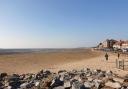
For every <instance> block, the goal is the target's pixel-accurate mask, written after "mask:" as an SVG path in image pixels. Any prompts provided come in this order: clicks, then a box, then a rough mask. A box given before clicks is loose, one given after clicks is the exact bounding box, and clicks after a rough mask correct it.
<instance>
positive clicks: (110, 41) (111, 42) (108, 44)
mask: <svg viewBox="0 0 128 89" xmlns="http://www.w3.org/2000/svg"><path fill="white" fill-rule="evenodd" d="M116 42H117V41H116V40H113V39H107V40H106V41H104V42H103V43H102V47H103V48H113V45H114V44H115V43H116Z"/></svg>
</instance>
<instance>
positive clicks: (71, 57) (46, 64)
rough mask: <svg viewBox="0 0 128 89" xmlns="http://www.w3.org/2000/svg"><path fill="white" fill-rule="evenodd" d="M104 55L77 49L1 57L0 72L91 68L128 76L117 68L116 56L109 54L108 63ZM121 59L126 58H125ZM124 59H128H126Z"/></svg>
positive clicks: (21, 72)
mask: <svg viewBox="0 0 128 89" xmlns="http://www.w3.org/2000/svg"><path fill="white" fill-rule="evenodd" d="M104 54H105V53H104V52H97V51H92V50H91V49H76V50H66V51H63V52H51V53H42V52H39V53H25V54H12V55H0V72H7V73H10V74H12V73H19V74H23V73H36V72H38V71H40V70H41V69H49V70H51V71H54V72H56V71H58V70H60V69H62V70H72V69H82V68H91V69H102V70H112V71H113V72H115V73H117V74H119V76H124V75H126V74H128V71H123V70H120V69H117V68H116V64H115V59H117V56H116V54H115V55H114V54H112V53H108V54H109V60H108V61H106V60H105V58H104ZM121 58H124V56H122V57H121ZM124 59H127V58H126V57H125V58H124Z"/></svg>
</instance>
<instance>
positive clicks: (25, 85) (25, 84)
mask: <svg viewBox="0 0 128 89" xmlns="http://www.w3.org/2000/svg"><path fill="white" fill-rule="evenodd" d="M28 84H29V83H23V84H21V85H20V88H21V89H25V88H27V85H28Z"/></svg>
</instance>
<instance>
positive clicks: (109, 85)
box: [105, 81, 121, 89]
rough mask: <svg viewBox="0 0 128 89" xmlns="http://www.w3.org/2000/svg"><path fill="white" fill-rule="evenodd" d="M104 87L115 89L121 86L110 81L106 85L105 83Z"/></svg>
mask: <svg viewBox="0 0 128 89" xmlns="http://www.w3.org/2000/svg"><path fill="white" fill-rule="evenodd" d="M105 86H108V87H111V88H116V89H119V88H121V84H120V83H119V82H112V81H108V82H107V83H105Z"/></svg>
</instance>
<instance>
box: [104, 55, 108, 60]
mask: <svg viewBox="0 0 128 89" xmlns="http://www.w3.org/2000/svg"><path fill="white" fill-rule="evenodd" d="M105 59H106V61H108V54H107V53H106V54H105Z"/></svg>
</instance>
